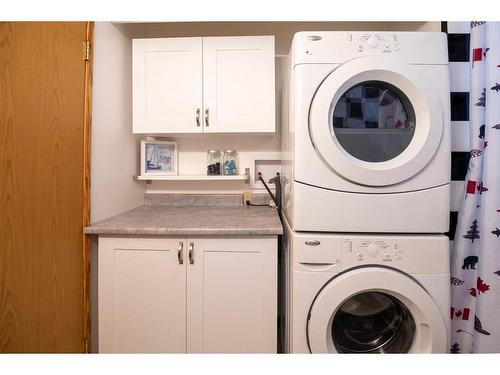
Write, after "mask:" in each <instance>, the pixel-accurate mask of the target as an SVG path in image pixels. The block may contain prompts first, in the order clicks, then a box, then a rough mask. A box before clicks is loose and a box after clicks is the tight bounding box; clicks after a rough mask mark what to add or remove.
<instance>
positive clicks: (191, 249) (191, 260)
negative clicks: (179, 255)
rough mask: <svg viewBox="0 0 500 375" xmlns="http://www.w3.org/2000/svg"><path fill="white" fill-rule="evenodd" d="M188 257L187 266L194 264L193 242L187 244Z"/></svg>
mask: <svg viewBox="0 0 500 375" xmlns="http://www.w3.org/2000/svg"><path fill="white" fill-rule="evenodd" d="M188 257H189V264H194V242H190V243H189V252H188Z"/></svg>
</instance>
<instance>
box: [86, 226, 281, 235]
mask: <svg viewBox="0 0 500 375" xmlns="http://www.w3.org/2000/svg"><path fill="white" fill-rule="evenodd" d="M83 233H84V234H87V235H111V236H112V235H123V236H178V235H193V236H204V235H206V236H217V235H219V236H279V235H282V234H283V228H280V229H266V230H263V229H220V228H218V229H187V228H186V229H183V228H179V229H165V230H163V229H151V230H146V229H137V230H136V229H123V228H105V229H104V228H103V229H99V228H92V227H86V228H84V230H83Z"/></svg>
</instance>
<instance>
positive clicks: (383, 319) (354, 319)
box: [331, 292, 415, 353]
mask: <svg viewBox="0 0 500 375" xmlns="http://www.w3.org/2000/svg"><path fill="white" fill-rule="evenodd" d="M331 334H332V338H333V344H334V345H335V348H336V349H337V351H338V352H339V353H408V351H409V349H410V347H411V345H412V344H413V341H414V338H415V321H414V320H413V317H412V316H411V313H410V312H409V311H408V309H407V308H406V306H404V305H403V304H402V303H401V301H399V300H398V299H397V298H395V297H393V296H391V295H389V294H386V293H381V292H364V293H360V294H357V295H355V296H353V297H351V298H349V299H348V300H347V301H345V302H344V303H343V304H342V305H341V306H340V308H339V309H338V310H337V311H336V312H335V316H334V318H333V323H332V332H331Z"/></svg>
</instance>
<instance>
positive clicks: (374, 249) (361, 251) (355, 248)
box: [342, 238, 403, 264]
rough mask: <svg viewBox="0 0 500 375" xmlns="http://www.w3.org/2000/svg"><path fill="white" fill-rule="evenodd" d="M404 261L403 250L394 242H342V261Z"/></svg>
mask: <svg viewBox="0 0 500 375" xmlns="http://www.w3.org/2000/svg"><path fill="white" fill-rule="evenodd" d="M402 259H403V250H402V249H401V246H400V244H399V243H398V242H397V241H394V240H381V239H376V238H374V239H363V240H360V239H349V238H345V239H343V240H342V261H343V263H344V264H345V262H351V263H382V264H384V263H391V262H398V261H401V260H402Z"/></svg>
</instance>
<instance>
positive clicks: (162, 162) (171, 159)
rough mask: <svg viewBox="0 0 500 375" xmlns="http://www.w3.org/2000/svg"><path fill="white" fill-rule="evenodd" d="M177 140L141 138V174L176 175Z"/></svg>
mask: <svg viewBox="0 0 500 375" xmlns="http://www.w3.org/2000/svg"><path fill="white" fill-rule="evenodd" d="M177 155H178V151H177V142H172V141H161V140H151V139H143V140H141V170H140V172H141V173H140V174H141V176H176V175H177V174H178V170H177V165H178V159H177Z"/></svg>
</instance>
